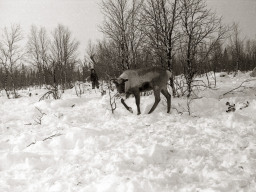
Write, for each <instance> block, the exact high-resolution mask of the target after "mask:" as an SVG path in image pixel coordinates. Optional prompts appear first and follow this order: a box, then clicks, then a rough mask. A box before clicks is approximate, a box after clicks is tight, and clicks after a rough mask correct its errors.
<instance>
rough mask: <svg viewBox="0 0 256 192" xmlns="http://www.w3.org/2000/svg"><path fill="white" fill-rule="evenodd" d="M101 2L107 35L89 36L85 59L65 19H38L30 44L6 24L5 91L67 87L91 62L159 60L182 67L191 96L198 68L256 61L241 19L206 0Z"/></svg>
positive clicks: (104, 68) (230, 68) (101, 65)
mask: <svg viewBox="0 0 256 192" xmlns="http://www.w3.org/2000/svg"><path fill="white" fill-rule="evenodd" d="M101 9H102V13H103V14H104V18H105V19H104V22H103V23H102V25H101V26H100V30H101V31H102V32H103V34H104V39H103V40H100V41H98V42H97V43H94V44H92V43H90V44H89V45H88V49H87V53H86V54H87V55H86V57H84V58H83V59H79V55H78V47H79V42H78V41H77V40H76V39H75V38H74V37H73V36H72V34H71V31H70V30H69V29H68V28H67V27H65V26H63V25H58V26H57V27H56V28H55V29H54V30H53V32H52V33H49V32H47V31H46V29H45V28H43V27H41V28H37V27H36V26H32V27H31V31H30V34H29V36H28V38H26V40H25V41H27V43H26V45H25V46H24V44H22V43H21V41H24V37H23V36H22V33H21V28H20V26H19V25H14V26H12V27H11V28H4V30H3V31H2V36H1V38H0V78H1V79H0V81H1V82H0V89H1V90H5V91H6V93H7V96H8V95H9V93H14V94H15V95H16V91H15V90H16V89H19V88H21V87H26V86H31V85H34V86H43V85H48V86H49V87H50V88H51V89H53V90H56V89H62V90H63V91H64V90H65V89H67V88H71V87H72V86H73V84H74V82H75V81H85V80H86V78H87V77H88V76H89V74H90V71H89V69H90V68H91V67H92V66H91V64H89V63H93V67H94V68H95V69H96V72H97V73H98V76H99V77H100V79H110V78H111V77H116V76H118V75H119V74H120V73H121V72H122V71H123V70H125V69H133V68H141V67H148V66H161V67H163V68H166V69H168V70H171V71H172V72H173V73H174V75H179V74H184V77H185V79H186V84H187V87H188V93H189V94H188V95H190V93H191V90H192V87H191V85H192V83H193V79H194V77H195V76H196V75H198V74H203V73H207V72H209V71H213V72H219V71H226V72H237V71H238V70H241V71H247V70H252V69H253V68H254V67H256V39H250V40H249V39H243V38H241V34H240V33H241V32H240V29H239V26H238V25H237V24H233V25H231V26H227V25H224V24H223V22H222V18H221V17H219V16H217V15H216V13H215V12H213V11H212V10H210V9H209V8H208V7H207V5H206V2H205V0H102V3H101ZM235 74H236V73H235ZM171 83H172V84H171V85H172V86H173V81H171Z"/></svg>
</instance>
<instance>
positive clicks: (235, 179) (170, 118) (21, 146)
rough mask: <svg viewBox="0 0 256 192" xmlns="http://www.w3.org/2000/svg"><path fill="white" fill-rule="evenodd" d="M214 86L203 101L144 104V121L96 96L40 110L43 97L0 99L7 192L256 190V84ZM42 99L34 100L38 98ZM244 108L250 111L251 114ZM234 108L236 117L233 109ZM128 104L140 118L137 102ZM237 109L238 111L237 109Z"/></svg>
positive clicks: (235, 80)
mask: <svg viewBox="0 0 256 192" xmlns="http://www.w3.org/2000/svg"><path fill="white" fill-rule="evenodd" d="M246 79H252V78H251V77H250V76H249V73H247V74H242V73H239V75H238V76H237V77H232V75H230V76H226V77H220V74H218V77H217V88H216V89H205V90H203V91H200V92H198V97H199V98H198V99H195V100H193V101H191V102H189V106H190V112H191V116H189V115H188V106H187V99H186V98H185V97H184V98H173V99H172V110H171V114H166V113H165V111H166V102H165V100H164V98H162V100H161V102H160V104H159V105H158V107H157V108H156V110H155V111H154V112H153V113H152V114H150V115H148V114H146V113H147V112H148V111H149V109H150V107H151V106H152V104H153V101H154V97H153V96H152V95H151V96H145V97H142V98H141V111H142V115H140V116H137V115H136V114H131V113H129V112H128V111H127V110H125V109H124V107H123V106H122V105H121V104H120V102H119V101H118V102H117V109H116V110H115V114H114V115H112V113H111V111H110V110H109V108H110V107H109V98H108V96H107V95H105V96H103V97H102V96H101V94H100V92H99V91H94V90H93V91H88V92H87V93H86V94H84V95H82V97H81V98H79V97H77V96H76V94H75V90H74V89H72V90H68V91H66V92H65V94H64V95H63V97H62V99H61V100H44V101H40V102H39V101H38V100H39V98H40V96H41V95H42V94H43V93H44V92H45V90H33V91H32V97H29V96H26V95H27V93H28V91H21V93H20V94H21V95H23V96H22V97H21V98H19V99H11V100H7V99H6V97H5V96H1V97H0V105H1V108H0V109H1V110H0V126H1V127H0V191H1V192H9V191H10V192H14V191H17V192H21V191H24V192H25V191H26V192H28V191H31V192H35V191H37V192H40V191H41V192H46V191H47V192H63V191H71V192H73V191H74V192H171V191H173V192H177V191H193V192H194V191H223V192H228V191H230V192H234V191H254V190H255V189H256V115H255V114H256V98H255V97H256V96H255V95H256V81H250V82H247V83H245V84H243V85H244V86H245V87H242V88H241V89H237V90H235V91H234V92H231V93H230V94H226V95H224V96H223V94H224V93H226V92H228V91H229V90H231V89H233V88H235V87H238V86H239V85H240V84H241V83H242V82H243V81H244V80H246ZM36 93H38V95H36ZM247 101H248V102H249V105H246V103H247ZM226 102H229V103H230V104H231V105H233V104H236V105H235V107H236V110H235V111H234V112H229V113H227V112H226V110H227V109H228V106H227V105H226ZM127 104H128V105H130V106H131V107H132V108H133V110H134V111H136V106H135V103H134V98H129V99H128V100H127ZM240 108H241V109H240Z"/></svg>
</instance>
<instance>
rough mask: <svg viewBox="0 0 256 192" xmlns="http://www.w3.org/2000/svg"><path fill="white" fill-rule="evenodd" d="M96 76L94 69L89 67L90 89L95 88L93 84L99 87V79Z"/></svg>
mask: <svg viewBox="0 0 256 192" xmlns="http://www.w3.org/2000/svg"><path fill="white" fill-rule="evenodd" d="M98 80H99V79H98V76H97V74H96V71H95V70H94V69H91V81H92V89H95V86H96V87H97V89H99V81H98Z"/></svg>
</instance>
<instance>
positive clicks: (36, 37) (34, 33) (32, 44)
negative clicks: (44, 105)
mask: <svg viewBox="0 0 256 192" xmlns="http://www.w3.org/2000/svg"><path fill="white" fill-rule="evenodd" d="M49 44H50V39H49V38H48V36H47V33H46V30H45V28H40V29H39V30H38V29H37V27H36V26H32V27H31V30H30V35H29V37H28V43H27V49H28V55H29V62H30V63H31V64H32V65H33V66H35V67H36V68H37V72H38V79H39V86H40V87H41V85H42V84H47V83H49V81H47V77H46V75H47V74H46V70H45V69H46V68H48V66H49V65H50V52H49Z"/></svg>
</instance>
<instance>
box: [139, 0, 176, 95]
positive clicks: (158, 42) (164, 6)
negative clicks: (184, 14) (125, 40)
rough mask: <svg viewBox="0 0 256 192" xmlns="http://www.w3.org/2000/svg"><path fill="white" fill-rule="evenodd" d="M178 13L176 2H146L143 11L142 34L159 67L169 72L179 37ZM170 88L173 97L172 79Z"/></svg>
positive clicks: (160, 0) (150, 0)
mask: <svg viewBox="0 0 256 192" xmlns="http://www.w3.org/2000/svg"><path fill="white" fill-rule="evenodd" d="M179 12H180V8H179V7H178V0H148V1H147V3H146V5H145V6H144V9H143V21H144V22H143V25H144V30H143V32H144V33H145V34H146V36H147V37H148V39H149V40H150V47H152V48H153V50H154V52H155V54H156V56H158V58H159V59H160V61H159V62H160V63H161V66H162V67H164V68H167V69H169V70H170V71H173V58H174V53H175V51H174V49H175V44H176V41H177V38H178V35H179V33H178V30H177V29H178V27H177V25H178V24H179ZM171 86H172V90H173V94H174V95H175V89H174V84H173V78H172V79H171Z"/></svg>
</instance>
